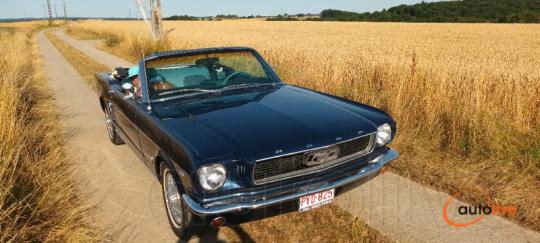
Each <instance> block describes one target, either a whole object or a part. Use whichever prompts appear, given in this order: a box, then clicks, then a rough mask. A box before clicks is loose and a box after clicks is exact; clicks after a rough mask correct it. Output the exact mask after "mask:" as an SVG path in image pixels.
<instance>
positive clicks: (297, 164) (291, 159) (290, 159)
mask: <svg viewBox="0 0 540 243" xmlns="http://www.w3.org/2000/svg"><path fill="white" fill-rule="evenodd" d="M334 147H337V149H338V151H339V152H338V156H337V159H335V160H333V161H327V162H325V163H323V164H320V165H316V166H307V165H305V164H304V160H305V158H306V156H305V155H306V154H310V153H317V152H318V151H324V150H327V149H329V148H334ZM372 148H373V135H366V136H363V137H359V138H355V139H352V140H348V141H344V142H341V143H338V144H335V145H332V146H326V147H323V148H318V149H312V150H309V151H303V152H298V153H294V154H290V155H284V156H281V157H277V158H271V159H266V160H262V161H257V162H256V163H255V166H254V168H253V181H254V182H255V184H263V183H267V182H272V181H276V180H280V179H285V178H290V177H294V176H299V175H303V174H308V173H313V172H315V171H319V170H321V169H324V168H327V167H331V166H333V165H337V164H340V163H343V162H346V161H348V160H350V159H352V158H355V157H359V156H362V155H365V154H367V153H368V152H370V151H371V149H372Z"/></svg>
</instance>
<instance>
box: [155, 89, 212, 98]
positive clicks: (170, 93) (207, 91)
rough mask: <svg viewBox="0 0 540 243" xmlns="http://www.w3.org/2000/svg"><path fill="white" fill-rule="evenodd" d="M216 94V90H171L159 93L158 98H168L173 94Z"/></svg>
mask: <svg viewBox="0 0 540 243" xmlns="http://www.w3.org/2000/svg"><path fill="white" fill-rule="evenodd" d="M213 92H216V90H209V89H177V90H170V91H165V92H162V93H158V94H157V96H158V97H161V96H168V95H173V94H192V93H213Z"/></svg>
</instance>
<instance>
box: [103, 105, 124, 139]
mask: <svg viewBox="0 0 540 243" xmlns="http://www.w3.org/2000/svg"><path fill="white" fill-rule="evenodd" d="M112 109H113V107H112V104H111V103H110V102H109V103H107V106H106V107H105V126H107V133H108V134H109V139H110V140H111V143H113V144H115V145H121V144H124V140H122V138H121V137H120V136H119V135H118V133H117V132H116V128H115V127H114V115H113V110H112Z"/></svg>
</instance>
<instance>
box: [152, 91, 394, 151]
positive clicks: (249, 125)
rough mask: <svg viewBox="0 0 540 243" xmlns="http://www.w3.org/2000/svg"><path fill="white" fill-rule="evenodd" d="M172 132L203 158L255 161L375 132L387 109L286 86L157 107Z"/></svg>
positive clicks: (157, 111)
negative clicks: (226, 157) (232, 157)
mask: <svg viewBox="0 0 540 243" xmlns="http://www.w3.org/2000/svg"><path fill="white" fill-rule="evenodd" d="M154 110H155V111H156V113H157V115H158V117H159V118H160V120H161V121H162V122H163V124H164V126H165V127H166V129H167V130H168V132H169V133H170V134H171V135H172V136H173V137H174V138H176V139H178V140H180V141H181V142H182V143H183V144H187V145H188V146H189V147H190V149H191V150H192V152H193V154H194V155H195V156H197V157H198V159H200V160H205V159H208V160H212V159H213V158H220V157H223V156H226V155H231V156H234V157H235V158H236V159H240V160H246V161H255V160H257V159H261V158H266V157H271V156H278V155H281V154H287V153H291V152H296V151H301V150H305V149H308V148H315V147H320V146H325V145H329V144H333V143H336V142H339V141H344V140H347V139H351V138H355V137H358V136H361V135H365V134H370V133H374V132H376V130H377V126H378V125H380V124H382V123H384V122H391V119H390V118H389V117H388V115H386V114H385V113H384V112H382V111H380V110H377V109H375V108H371V107H369V106H364V105H360V104H357V103H353V102H349V101H346V100H343V99H340V98H337V97H332V96H329V95H325V94H321V93H318V92H314V91H310V90H306V89H302V88H298V87H295V86H291V85H281V86H278V87H276V88H272V89H269V90H263V91H261V90H257V91H248V92H240V93H236V94H228V95H220V96H219V97H213V98H208V99H201V100H197V101H191V102H189V103H183V104H182V103H178V104H168V105H167V104H163V105H160V106H158V107H156V108H155V109H154Z"/></svg>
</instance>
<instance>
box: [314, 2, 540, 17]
mask: <svg viewBox="0 0 540 243" xmlns="http://www.w3.org/2000/svg"><path fill="white" fill-rule="evenodd" d="M310 20H317V19H310ZM318 20H321V21H385V22H386V21H388V22H469V23H483V22H489V23H540V1H539V0H463V1H443V2H429V3H428V2H422V3H418V4H414V5H399V6H396V7H392V8H389V9H384V10H383V11H376V12H372V13H368V12H366V13H355V12H348V11H341V10H333V9H327V10H324V11H322V12H321V18H320V19H318Z"/></svg>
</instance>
